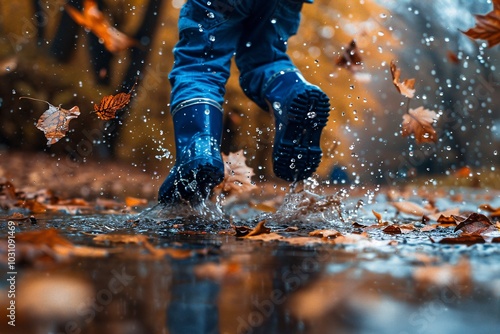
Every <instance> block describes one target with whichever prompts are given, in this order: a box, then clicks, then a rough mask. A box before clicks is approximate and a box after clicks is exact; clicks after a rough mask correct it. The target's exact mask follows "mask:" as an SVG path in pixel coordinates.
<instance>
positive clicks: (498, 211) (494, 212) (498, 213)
mask: <svg viewBox="0 0 500 334" xmlns="http://www.w3.org/2000/svg"><path fill="white" fill-rule="evenodd" d="M479 209H481V210H484V211H487V212H489V213H490V216H491V218H499V217H500V207H498V208H494V207H492V206H491V205H489V204H482V205H480V206H479Z"/></svg>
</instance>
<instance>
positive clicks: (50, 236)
mask: <svg viewBox="0 0 500 334" xmlns="http://www.w3.org/2000/svg"><path fill="white" fill-rule="evenodd" d="M16 246H17V247H16V249H17V248H18V249H19V251H20V253H21V254H20V258H22V259H24V260H27V261H29V262H37V261H40V260H46V259H47V257H48V258H49V259H50V260H52V261H54V260H55V261H61V260H68V259H69V258H71V257H72V256H81V257H103V256H107V255H108V251H107V250H105V249H102V248H93V247H86V246H75V245H73V244H72V243H71V242H69V241H68V240H67V239H65V238H63V237H62V236H61V235H60V234H59V232H58V231H57V230H56V229H54V228H51V229H46V230H38V231H29V232H21V233H18V234H16Z"/></svg>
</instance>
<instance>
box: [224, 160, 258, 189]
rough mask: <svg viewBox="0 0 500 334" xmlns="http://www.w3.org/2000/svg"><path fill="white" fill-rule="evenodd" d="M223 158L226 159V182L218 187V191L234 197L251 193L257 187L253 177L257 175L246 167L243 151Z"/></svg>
mask: <svg viewBox="0 0 500 334" xmlns="http://www.w3.org/2000/svg"><path fill="white" fill-rule="evenodd" d="M222 158H223V159H224V180H223V181H222V183H221V184H219V185H218V186H217V187H216V190H219V191H223V192H224V193H226V194H227V195H234V194H242V193H245V192H250V191H252V190H253V189H255V188H256V187H257V186H256V185H255V184H253V183H252V176H253V175H255V173H254V171H253V169H252V168H250V167H248V166H247V165H246V158H245V156H244V155H243V150H239V151H238V152H235V153H229V155H225V154H222Z"/></svg>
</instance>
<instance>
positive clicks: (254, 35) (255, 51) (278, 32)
mask: <svg viewBox="0 0 500 334" xmlns="http://www.w3.org/2000/svg"><path fill="white" fill-rule="evenodd" d="M257 2H262V4H261V5H260V7H259V8H261V10H260V13H256V14H254V15H252V16H251V17H249V18H248V19H247V20H246V21H245V24H244V25H245V27H244V32H243V34H242V36H241V39H240V42H239V44H238V48H237V52H236V64H237V66H238V68H239V70H240V73H241V74H240V85H241V88H242V89H243V91H244V92H245V94H246V95H247V96H248V97H249V98H250V99H251V100H252V101H254V102H255V103H256V104H257V105H258V106H260V107H261V108H262V109H264V110H268V106H267V103H266V102H265V98H264V96H263V95H264V91H265V89H266V85H267V84H268V83H269V82H270V80H271V79H272V78H273V76H275V75H277V74H278V73H280V72H287V71H298V69H297V68H296V67H295V65H294V64H293V63H292V61H291V60H290V58H289V56H288V55H287V54H286V50H287V42H288V38H289V37H290V36H293V35H295V34H296V33H297V30H298V27H299V24H300V11H301V9H302V4H303V2H304V1H303V0H265V1H257Z"/></svg>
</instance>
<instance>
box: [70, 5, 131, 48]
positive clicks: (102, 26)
mask: <svg viewBox="0 0 500 334" xmlns="http://www.w3.org/2000/svg"><path fill="white" fill-rule="evenodd" d="M64 8H65V9H66V11H67V12H68V14H69V16H71V18H72V19H73V20H74V21H75V22H76V23H78V24H79V25H81V26H82V27H84V28H86V29H88V30H90V31H92V32H93V33H94V34H95V35H96V36H97V37H99V38H100V39H101V40H102V42H103V44H104V47H105V48H106V49H108V50H109V51H110V52H113V53H116V52H119V51H122V50H125V49H127V48H129V47H131V46H137V45H138V43H137V41H136V40H134V39H133V38H130V37H128V36H127V35H125V34H124V33H122V32H121V31H119V30H118V29H116V28H114V27H112V26H111V23H110V22H109V21H108V20H107V19H106V17H105V16H104V14H103V13H102V12H101V11H100V10H99V8H98V6H97V3H96V2H95V1H94V0H84V1H83V12H80V11H79V10H77V9H76V8H74V7H72V6H70V5H67V4H66V5H65V6H64Z"/></svg>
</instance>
